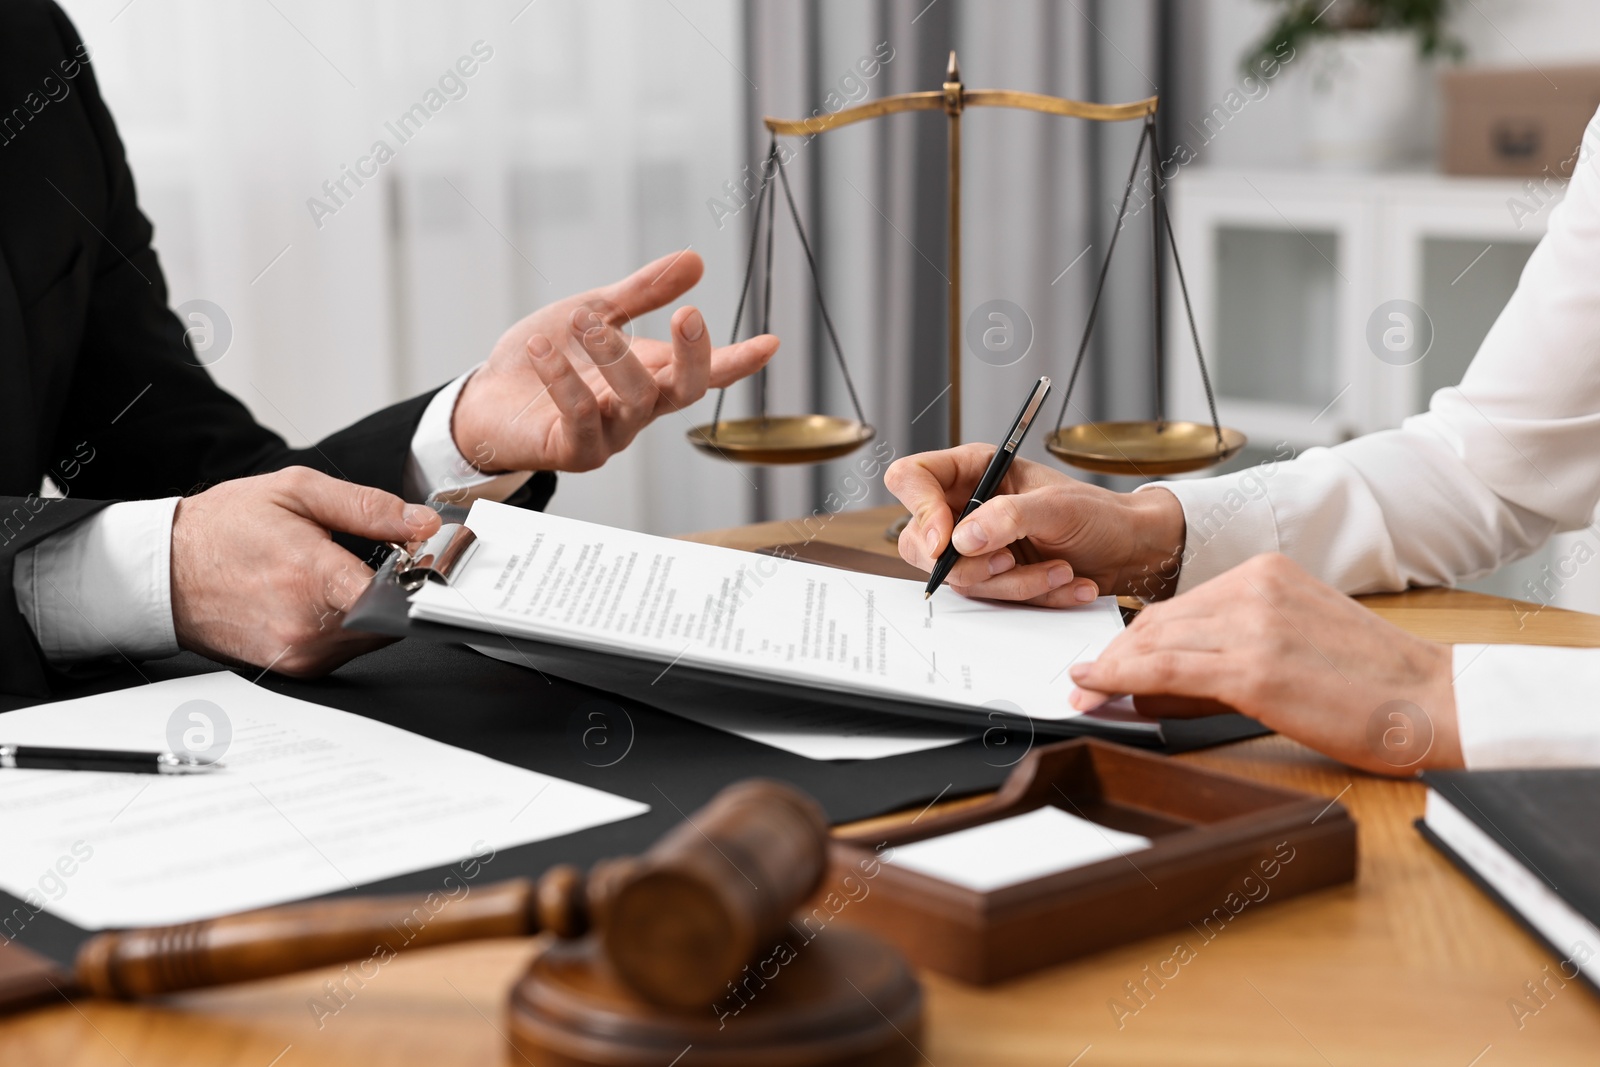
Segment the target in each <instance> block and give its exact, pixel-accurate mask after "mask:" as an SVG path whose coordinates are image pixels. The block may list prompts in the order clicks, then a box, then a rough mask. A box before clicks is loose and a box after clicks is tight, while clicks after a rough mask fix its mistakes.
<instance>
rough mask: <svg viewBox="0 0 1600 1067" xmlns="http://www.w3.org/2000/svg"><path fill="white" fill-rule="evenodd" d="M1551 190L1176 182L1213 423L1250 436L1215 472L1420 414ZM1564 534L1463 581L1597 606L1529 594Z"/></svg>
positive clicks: (1175, 401) (1194, 375)
mask: <svg viewBox="0 0 1600 1067" xmlns="http://www.w3.org/2000/svg"><path fill="white" fill-rule="evenodd" d="M1561 192H1562V190H1561V189H1560V188H1558V187H1554V186H1552V187H1550V188H1545V187H1543V186H1538V187H1535V186H1532V185H1531V184H1530V183H1524V182H1519V181H1510V180H1499V179H1477V178H1451V177H1444V176H1441V175H1434V174H1386V175H1336V174H1304V173H1296V172H1289V171H1265V170H1264V171H1230V170H1207V169H1203V168H1194V169H1191V170H1187V171H1184V172H1183V174H1182V175H1181V177H1179V178H1178V179H1176V180H1175V181H1174V182H1173V184H1172V194H1171V197H1170V204H1171V211H1172V221H1173V226H1174V230H1175V233H1176V236H1177V241H1178V249H1179V252H1180V254H1181V255H1182V257H1183V266H1184V272H1185V275H1186V277H1187V280H1188V283H1189V293H1190V296H1191V298H1192V300H1193V305H1194V314H1195V322H1196V326H1197V328H1198V331H1199V334H1200V341H1201V344H1202V345H1203V346H1204V348H1205V356H1206V364H1207V367H1208V368H1209V369H1210V371H1211V379H1212V383H1213V385H1214V387H1215V389H1216V394H1217V409H1218V414H1219V415H1220V416H1221V419H1222V422H1223V423H1224V424H1225V425H1230V426H1234V427H1236V428H1238V429H1240V430H1242V431H1243V432H1244V433H1245V434H1246V436H1248V437H1249V438H1250V445H1249V447H1247V448H1246V449H1245V451H1244V452H1243V453H1242V454H1241V455H1240V457H1239V458H1237V459H1236V460H1235V461H1234V462H1233V463H1231V464H1230V465H1229V467H1228V468H1224V469H1233V468H1237V467H1240V466H1248V465H1251V464H1254V463H1256V462H1260V461H1261V460H1262V459H1265V458H1267V457H1270V456H1272V455H1273V454H1274V453H1275V452H1277V451H1278V450H1280V449H1282V448H1283V447H1284V446H1288V447H1289V448H1292V449H1294V450H1295V451H1297V452H1298V451H1300V450H1302V449H1305V448H1308V447H1311V446H1314V445H1328V444H1335V443H1337V442H1339V441H1343V440H1348V439H1349V438H1351V437H1354V436H1356V435H1358V434H1363V433H1368V432H1371V431H1373V430H1380V429H1385V428H1388V427H1392V426H1396V425H1398V424H1399V423H1400V420H1401V419H1403V418H1405V417H1406V416H1407V415H1410V414H1413V413H1415V412H1419V411H1423V410H1425V409H1426V408H1427V406H1428V398H1429V397H1430V396H1431V395H1432V394H1433V393H1434V391H1436V390H1438V389H1440V388H1444V387H1446V386H1452V385H1455V384H1456V383H1457V382H1459V381H1460V379H1461V375H1462V372H1463V371H1464V370H1465V369H1466V366H1467V364H1468V363H1469V362H1470V361H1471V359H1472V357H1473V355H1474V354H1475V353H1476V352H1477V349H1478V346H1479V345H1480V344H1481V343H1482V341H1483V338H1484V336H1485V335H1486V334H1487V333H1488V330H1489V327H1490V326H1491V325H1492V324H1493V323H1494V320H1495V318H1496V317H1497V316H1498V315H1499V313H1500V310H1501V308H1503V307H1504V306H1505V303H1506V301H1507V300H1508V299H1509V298H1510V296H1511V293H1512V291H1513V290H1514V289H1515V288H1516V285H1517V280H1518V278H1519V277H1520V275H1521V272H1522V267H1523V265H1524V264H1525V263H1526V262H1527V259H1528V256H1529V254H1530V253H1531V252H1532V251H1533V247H1534V245H1535V244H1536V243H1537V242H1538V240H1539V238H1540V237H1542V236H1543V235H1544V229H1545V225H1546V223H1547V221H1548V219H1549V213H1550V211H1549V209H1550V207H1551V206H1553V204H1554V203H1555V202H1556V201H1558V200H1559V198H1560V195H1561ZM1176 282H1177V279H1176V277H1175V276H1174V277H1173V279H1172V286H1173V287H1172V289H1171V291H1172V292H1173V293H1174V294H1176V293H1177V288H1176ZM1169 314H1170V320H1169V323H1168V328H1167V329H1168V333H1167V336H1168V337H1169V338H1170V339H1171V343H1170V348H1169V351H1168V356H1167V358H1168V362H1169V373H1168V376H1167V381H1168V382H1169V383H1170V384H1169V386H1168V388H1169V394H1168V397H1167V411H1168V413H1169V414H1170V415H1172V416H1173V417H1174V418H1188V419H1198V420H1204V418H1205V417H1206V406H1205V403H1206V402H1205V392H1204V388H1203V385H1202V383H1201V379H1200V375H1199V371H1198V369H1197V367H1196V364H1195V358H1194V346H1193V344H1192V342H1191V341H1190V334H1189V326H1188V323H1187V322H1186V321H1185V319H1184V317H1183V305H1182V303H1181V301H1179V300H1177V299H1174V300H1173V301H1172V305H1171V307H1170V308H1169ZM1579 536H1583V535H1582V534H1574V535H1565V536H1564V537H1558V538H1556V539H1555V540H1554V541H1553V542H1552V544H1551V545H1550V546H1547V547H1546V549H1545V550H1544V551H1542V552H1540V553H1538V554H1536V555H1535V556H1532V557H1530V558H1529V559H1527V560H1523V561H1521V562H1519V563H1516V564H1512V565H1510V566H1508V567H1505V568H1502V569H1501V570H1500V571H1499V572H1497V573H1496V574H1495V575H1493V576H1490V577H1489V578H1486V579H1483V580H1481V581H1478V582H1474V583H1470V585H1471V587H1472V588H1478V589H1483V590H1485V591H1492V592H1496V593H1500V594H1502V595H1507V596H1515V597H1521V598H1523V599H1531V600H1537V601H1540V602H1553V603H1556V604H1559V605H1561V606H1571V607H1581V608H1585V609H1587V610H1600V582H1597V583H1592V584H1595V586H1596V587H1595V588H1584V587H1580V586H1578V585H1576V584H1574V583H1571V582H1568V583H1565V585H1564V586H1563V587H1562V588H1561V590H1560V592H1559V593H1558V594H1557V595H1555V597H1554V599H1552V595H1551V593H1550V592H1548V591H1547V589H1548V586H1549V584H1550V583H1548V582H1547V581H1544V580H1542V578H1543V574H1542V571H1543V568H1545V567H1546V566H1548V565H1550V563H1551V561H1552V560H1554V559H1559V558H1563V557H1564V556H1566V555H1567V554H1569V553H1570V546H1569V545H1568V542H1569V541H1571V539H1572V538H1574V537H1579ZM1558 584H1559V583H1558Z"/></svg>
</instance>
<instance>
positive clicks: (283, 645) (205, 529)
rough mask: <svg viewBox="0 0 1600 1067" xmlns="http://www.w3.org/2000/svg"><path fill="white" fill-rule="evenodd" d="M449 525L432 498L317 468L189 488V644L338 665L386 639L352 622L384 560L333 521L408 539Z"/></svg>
mask: <svg viewBox="0 0 1600 1067" xmlns="http://www.w3.org/2000/svg"><path fill="white" fill-rule="evenodd" d="M438 529H439V516H438V514H437V513H436V512H435V511H434V510H433V509H432V508H427V507H423V506H421V505H418V504H407V503H405V501H403V500H401V499H400V498H399V497H397V496H393V495H391V494H389V493H385V492H383V491H382V490H379V489H371V488H368V487H366V486H360V485H352V484H351V483H349V482H344V481H339V480H338V479H336V478H330V477H328V476H327V475H326V474H320V473H318V472H316V471H313V470H309V469H307V468H305V467H289V468H287V469H286V470H281V471H277V472H275V473H273V474H262V475H259V476H257V477H254V478H240V479H238V480H236V481H230V482H223V483H222V484H221V485H218V486H216V487H214V488H212V489H207V490H206V491H205V492H203V493H199V494H197V495H195V496H192V497H186V498H185V499H183V500H181V501H179V502H178V510H177V514H176V515H175V516H174V517H173V520H172V623H173V627H174V628H175V629H176V631H177V635H178V644H179V645H181V646H182V647H184V648H186V649H189V650H191V651H193V652H199V653H200V654H202V655H204V656H209V657H210V658H212V659H216V660H222V661H223V662H228V663H247V664H250V665H252V666H256V667H267V666H271V667H272V668H273V669H274V670H277V671H281V672H283V673H284V674H293V675H301V676H309V675H318V674H324V673H326V672H328V671H331V670H332V669H333V668H335V667H337V666H338V665H339V664H341V663H343V662H344V661H345V660H347V659H350V658H351V657H352V656H356V655H359V654H360V653H362V652H366V651H368V650H369V649H372V648H376V647H378V646H379V645H381V644H384V643H386V639H385V638H379V637H373V636H371V635H365V634H356V633H352V632H350V631H347V630H344V629H342V628H341V627H340V625H339V622H340V617H341V616H342V615H343V614H344V610H345V609H346V608H347V607H349V606H350V603H351V602H352V601H353V600H354V599H355V598H356V596H357V595H358V594H359V593H360V591H361V589H362V588H364V587H365V585H366V583H367V580H368V579H369V578H370V577H371V576H372V571H371V570H369V569H368V568H367V567H366V565H365V564H363V563H362V562H361V561H360V560H358V559H356V558H355V557H354V556H352V555H351V554H350V553H348V552H346V551H345V550H344V549H342V548H340V547H339V546H338V545H336V544H334V543H333V540H332V538H331V536H330V534H329V532H328V531H330V530H338V531H341V532H343V533H350V534H355V535H357V536H358V537H367V538H371V539H373V540H375V541H399V542H405V541H415V540H418V539H420V538H424V537H429V536H431V535H432V534H433V533H434V532H435V531H437V530H438Z"/></svg>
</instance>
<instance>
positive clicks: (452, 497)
mask: <svg viewBox="0 0 1600 1067" xmlns="http://www.w3.org/2000/svg"><path fill="white" fill-rule="evenodd" d="M476 371H477V368H476V367H474V368H473V369H472V370H469V371H467V373H465V374H463V375H462V376H461V377H459V378H457V379H456V380H455V381H453V382H451V383H450V384H449V385H447V386H445V387H444V388H443V389H440V390H439V391H438V392H437V393H435V394H434V395H433V399H432V400H430V401H428V406H427V407H426V408H424V409H423V411H422V418H421V419H420V420H418V422H417V430H416V433H414V434H413V435H412V437H411V456H410V458H409V459H407V461H406V472H405V485H404V488H405V496H406V499H407V500H413V501H421V500H425V501H428V502H430V503H435V502H445V503H451V504H463V505H464V504H468V503H470V502H472V501H473V500H476V499H477V498H478V497H485V498H487V499H490V500H504V499H505V498H506V497H508V496H510V495H511V494H512V493H514V492H516V491H517V490H518V489H519V488H521V487H522V484H523V483H524V482H526V481H527V480H528V479H529V478H531V477H532V476H533V475H532V472H530V471H515V472H512V473H510V474H485V473H484V472H483V471H481V470H479V469H478V464H482V465H483V466H486V467H488V466H492V465H493V464H494V453H493V450H492V449H489V448H488V446H487V445H485V446H484V449H483V450H482V451H480V452H479V453H478V454H476V455H474V456H473V458H472V459H468V458H467V457H466V456H463V455H462V454H461V450H460V449H459V448H457V447H456V438H455V432H454V427H453V426H452V423H453V421H454V417H455V413H456V401H457V400H459V399H460V397H461V389H462V387H463V386H465V385H466V384H467V379H468V378H470V377H472V375H473V374H474V373H476ZM474 460H476V463H475V462H474Z"/></svg>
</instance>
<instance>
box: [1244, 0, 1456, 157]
mask: <svg viewBox="0 0 1600 1067" xmlns="http://www.w3.org/2000/svg"><path fill="white" fill-rule="evenodd" d="M1266 2H1268V3H1270V4H1272V6H1273V7H1275V8H1277V9H1278V11H1277V17H1276V18H1275V19H1274V20H1273V23H1272V25H1271V27H1270V28H1269V29H1268V30H1267V32H1266V33H1265V34H1264V35H1263V36H1262V37H1261V39H1260V40H1259V41H1258V42H1257V43H1256V44H1255V45H1254V47H1252V48H1251V49H1250V51H1249V52H1248V53H1247V54H1246V55H1245V57H1244V60H1243V63H1244V67H1245V69H1246V71H1248V72H1251V73H1254V71H1256V70H1258V69H1261V68H1260V64H1261V63H1262V62H1264V61H1272V62H1276V63H1279V64H1284V65H1291V66H1299V67H1302V68H1304V70H1305V74H1304V75H1303V76H1302V80H1303V81H1305V82H1309V93H1308V98H1307V107H1308V113H1307V115H1306V117H1305V124H1304V129H1305V131H1306V148H1307V154H1308V156H1309V157H1310V161H1311V162H1312V163H1314V164H1316V165H1317V166H1319V167H1323V168H1326V169H1330V170H1356V171H1370V170H1383V169H1387V168H1392V167H1397V166H1403V165H1405V164H1408V163H1417V162H1421V161H1422V160H1424V159H1425V158H1426V157H1427V155H1428V151H1429V145H1430V141H1431V134H1432V129H1431V123H1430V119H1431V115H1430V111H1431V103H1432V97H1431V94H1430V91H1429V90H1430V85H1429V80H1428V68H1429V67H1430V66H1431V65H1432V64H1433V63H1435V62H1439V61H1444V60H1454V59H1459V58H1460V57H1461V56H1462V54H1463V52H1464V49H1463V47H1462V45H1461V42H1460V41H1459V40H1458V39H1457V38H1456V37H1455V36H1454V35H1453V34H1451V33H1450V30H1449V26H1448V16H1449V14H1450V9H1451V8H1452V7H1453V6H1454V0H1332V2H1330V0H1266ZM1286 57H1290V58H1286Z"/></svg>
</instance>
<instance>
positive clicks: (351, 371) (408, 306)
mask: <svg viewBox="0 0 1600 1067" xmlns="http://www.w3.org/2000/svg"><path fill="white" fill-rule="evenodd" d="M64 6H65V7H66V9H67V10H68V13H69V14H70V15H71V16H72V18H73V20H74V22H75V23H76V24H77V27H78V30H79V32H80V33H81V34H82V35H83V37H84V38H85V40H86V41H87V42H88V43H89V45H90V47H91V48H92V49H93V62H94V68H95V70H96V72H97V74H98V76H99V78H100V83H101V88H102V91H103V92H104V94H105V97H106V99H107V101H108V102H109V104H110V106H111V110H112V113H113V114H114V115H115V117H116V119H117V122H118V126H119V128H120V130H121V132H122V135H123V139H124V140H125V142H126V143H127V146H128V152H129V156H130V159H131V161H132V166H133V170H134V175H135V179H136V181H137V182H138V184H139V194H140V202H141V204H142V205H143V207H144V209H145V211H146V213H147V214H148V215H149V216H150V217H151V219H152V221H153V222H154V224H155V227H156V245H157V248H158V250H159V252H160V254H161V257H162V263H163V266H164V268H165V270H166V274H167V279H168V283H169V285H170V287H171V301H172V303H173V304H174V306H182V305H185V304H186V303H187V302H189V301H193V300H205V301H209V302H211V303H212V304H214V305H215V306H217V307H218V308H220V309H222V312H223V314H224V315H225V316H226V319H227V328H228V329H229V330H230V331H231V341H230V342H229V344H228V347H227V351H226V352H225V353H223V354H221V356H220V358H217V359H216V360H215V362H214V363H213V364H212V367H211V369H212V373H214V374H215V375H216V376H217V378H218V380H219V381H221V383H222V384H223V385H224V386H225V387H226V388H228V389H230V390H231V391H233V392H234V393H235V394H237V395H238V396H239V397H240V398H241V399H242V400H244V401H245V402H246V403H247V404H248V405H249V406H250V407H251V409H252V410H253V411H254V412H255V413H256V416H257V417H258V418H259V419H261V421H262V422H264V423H266V424H268V425H270V426H272V427H273V428H274V429H277V430H278V431H279V432H281V433H283V434H284V435H285V436H286V437H288V438H289V439H290V440H291V441H294V442H296V443H304V442H307V441H310V440H314V439H316V438H317V437H319V436H321V435H323V434H325V433H327V432H329V431H331V430H333V429H336V428H338V427H339V426H341V425H343V424H345V423H347V422H350V421H352V420H353V419H354V418H356V417H358V416H359V415H361V414H364V413H366V412H367V411H370V410H372V409H373V408H375V407H378V406H380V405H382V404H385V403H388V402H390V401H393V400H396V399H399V398H401V397H403V396H406V395H409V394H411V393H415V392H418V391H421V390H423V389H426V388H429V387H431V386H434V385H437V384H439V383H441V382H443V381H445V380H447V379H448V378H450V377H452V376H454V375H456V374H458V373H460V372H461V371H462V370H464V369H465V368H467V367H469V366H471V365H472V364H474V363H475V362H477V361H478V360H480V359H482V358H483V357H484V356H485V355H486V354H487V353H488V350H489V347H490V346H491V345H492V344H493V342H494V340H495V338H496V337H497V336H498V335H499V334H500V332H501V331H502V330H503V329H504V328H505V327H506V326H507V325H509V324H510V323H511V322H512V321H513V320H514V319H515V318H517V317H519V316H520V315H522V314H525V313H526V312H528V311H530V310H532V309H533V308H535V307H537V306H539V305H541V304H544V303H546V302H548V301H550V300H552V299H555V298H557V297H559V296H563V295H566V294H568V293H571V292H575V291H577V290H580V289H583V288H587V287H589V286H592V285H596V284H599V283H602V282H605V281H609V280H611V279H612V278H614V277H617V276H620V275H622V274H623V273H625V272H627V271H628V270H630V269H632V268H633V267H635V266H637V265H639V264H641V263H643V262H644V261H645V260H647V259H649V258H652V257H655V256H658V255H662V254H664V253H667V252H669V251H672V250H674V249H677V248H682V247H685V246H692V247H693V248H694V249H695V250H696V251H697V252H699V253H700V254H702V255H703V256H704V257H705V258H706V260H707V263H708V268H709V269H708V271H707V276H706V280H705V281H704V282H702V283H701V286H700V288H699V289H698V290H696V292H695V293H694V294H693V296H692V297H691V299H693V300H695V301H696V302H697V303H699V305H700V306H701V307H702V309H703V310H704V311H705V312H706V315H707V318H708V320H709V322H710V323H711V325H712V329H713V332H714V334H716V335H721V334H723V333H725V332H726V329H727V324H728V323H729V321H730V319H731V315H732V310H733V289H734V287H735V286H736V285H737V283H738V275H739V267H740V266H741V265H742V264H741V263H738V262H736V261H737V260H738V259H739V251H740V248H739V246H740V242H739V240H738V237H737V228H736V227H732V226H725V227H724V228H723V229H721V230H719V229H718V228H717V226H716V220H715V219H714V217H713V216H712V214H711V213H710V212H709V211H708V210H707V209H706V206H705V202H706V201H707V200H708V199H709V198H711V197H713V196H715V195H718V194H719V192H720V190H721V186H722V183H723V182H724V181H727V180H730V179H734V178H736V177H737V175H738V172H739V168H740V167H741V166H742V165H743V162H744V145H743V143H742V141H741V135H740V125H739V123H740V117H741V114H742V108H743V105H742V100H743V93H744V92H745V90H746V88H747V82H746V81H745V75H744V74H743V73H742V72H741V70H740V69H739V65H740V64H741V62H742V28H741V27H742V22H741V17H740V11H739V7H738V5H737V4H736V2H735V0H672V2H671V3H666V2H658V0H591V2H581V0H533V2H530V0H466V2H460V3H452V4H448V5H444V4H425V3H421V2H420V0H404V2H399V3H379V2H377V0H348V2H344V3H339V4H326V3H322V4H319V3H314V2H311V0H248V2H240V3H228V4H216V3H206V2H203V0H132V2H131V3H130V2H128V0H67V2H66V3H65V4H64ZM418 105H420V110H416V108H417V106H418ZM403 116H409V121H407V120H405V119H403V118H402V117H403ZM378 142H383V144H384V145H385V147H386V148H387V152H385V151H382V150H378V148H377V145H378ZM352 175H354V176H352ZM325 183H328V184H327V186H326V187H325ZM319 204H320V206H318V205H319ZM195 321H196V324H197V325H199V324H200V320H195ZM638 329H639V330H640V331H641V332H643V331H650V332H652V333H655V334H656V335H658V336H659V335H662V334H663V333H664V330H665V316H664V315H654V316H651V317H650V318H649V319H648V320H646V321H643V322H641V323H640V324H639V325H638ZM219 347H220V346H219ZM216 351H217V350H216V349H214V350H213V353H215V352H216ZM703 407H704V410H701V409H700V408H696V409H692V410H690V411H689V412H687V414H686V417H683V418H677V417H671V416H669V417H668V418H666V419H664V420H662V422H661V423H659V424H658V425H656V426H654V427H652V428H651V429H650V430H648V431H647V432H646V434H645V436H644V438H643V439H642V440H641V441H640V442H638V443H636V444H635V445H634V447H633V448H632V449H630V450H629V451H628V452H626V453H625V454H623V455H621V456H618V457H617V458H615V459H614V460H613V461H612V462H611V463H609V464H607V465H606V467H605V468H603V469H602V470H600V471H596V472H593V473H590V474H584V475H568V476H563V479H562V485H561V488H560V490H559V491H558V493H557V495H556V500H555V503H554V507H553V510H557V511H560V512H562V513H565V514H571V515H577V516H580V517H583V518H592V519H595V520H598V521H602V522H608V523H613V524H617V525H623V526H629V527H633V528H637V529H647V530H652V531H658V532H678V531H683V530H690V529H699V528H705V527H708V526H715V525H724V524H730V523H736V522H740V521H743V520H744V519H745V517H746V515H747V512H748V508H749V506H750V495H749V490H748V485H747V482H746V481H745V475H744V474H743V472H739V471H735V470H732V469H730V468H728V467H726V466H723V465H720V464H717V463H714V462H712V461H710V460H705V459H702V458H701V457H700V456H699V455H698V453H695V452H693V450H691V449H690V448H689V446H688V445H687V444H686V443H685V441H684V431H685V430H687V429H688V428H689V425H690V422H689V419H699V418H701V417H702V416H703V417H704V418H709V406H703ZM702 421H703V419H702Z"/></svg>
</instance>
